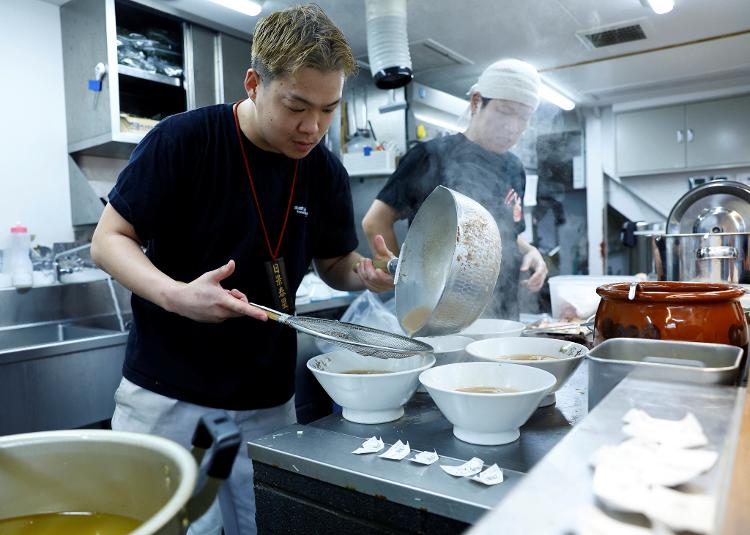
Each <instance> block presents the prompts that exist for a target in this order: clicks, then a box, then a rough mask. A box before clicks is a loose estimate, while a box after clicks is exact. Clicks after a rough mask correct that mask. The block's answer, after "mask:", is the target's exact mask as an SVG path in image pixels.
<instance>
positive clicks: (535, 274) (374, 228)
mask: <svg viewBox="0 0 750 535" xmlns="http://www.w3.org/2000/svg"><path fill="white" fill-rule="evenodd" d="M538 90H539V75H538V74H537V72H536V70H535V69H534V68H533V67H532V66H531V65H529V64H528V63H524V62H522V61H519V60H513V59H506V60H500V61H497V62H495V63H493V64H492V65H490V66H489V67H488V68H487V69H485V71H484V72H483V73H482V75H481V76H480V77H479V80H478V81H477V84H476V85H475V86H474V87H472V89H471V91H470V95H471V101H470V106H471V107H470V111H471V122H470V123H469V127H468V129H467V130H466V132H464V133H463V134H456V135H452V136H447V137H442V138H437V139H435V140H432V141H429V142H427V143H420V144H418V145H416V146H414V147H413V148H412V149H411V150H410V151H409V152H408V153H407V154H406V156H404V158H403V159H402V160H401V162H400V163H399V166H398V169H397V170H396V172H395V173H393V175H392V176H391V177H390V179H389V180H388V182H387V183H386V185H385V186H384V187H383V189H382V191H381V192H380V193H379V194H378V196H377V198H376V199H375V201H374V202H373V203H372V206H370V209H369V210H368V212H367V214H366V215H365V217H364V219H363V221H362V226H363V228H364V231H365V234H367V237H368V239H369V240H370V243H371V245H372V246H373V247H374V246H375V245H374V244H375V239H376V236H379V235H382V236H383V237H384V238H385V243H386V245H387V246H388V248H389V249H390V250H393V251H397V250H398V243H397V242H396V236H395V234H394V232H393V224H394V223H395V222H396V221H397V220H399V219H408V220H409V223H411V221H412V219H413V218H414V215H415V214H416V213H417V211H418V210H419V207H420V206H421V205H422V202H423V201H424V200H425V199H426V198H427V196H428V195H429V194H430V193H431V192H432V190H433V189H435V187H437V186H439V185H443V186H446V187H449V188H451V189H454V190H456V191H458V192H460V193H463V194H464V195H467V196H468V197H471V198H472V199H474V200H476V201H477V202H479V203H480V204H481V205H482V206H484V207H485V208H486V209H487V210H488V211H489V212H490V213H491V214H492V215H493V216H494V218H495V221H496V222H497V226H498V228H499V230H500V238H501V244H502V267H501V271H500V278H499V279H498V282H497V285H496V286H495V293H494V297H493V299H492V301H491V302H490V303H489V304H488V305H487V308H486V309H485V313H484V315H485V316H489V317H494V318H505V319H518V314H519V307H518V281H519V272H521V271H529V270H531V271H532V275H531V276H530V277H529V279H528V280H527V281H524V283H523V284H524V285H526V286H527V287H528V288H529V289H530V290H531V291H539V289H540V288H541V287H542V284H544V279H545V277H546V275H547V266H546V264H545V263H544V259H543V258H542V255H541V254H540V253H539V251H538V250H537V249H536V247H533V246H531V245H530V244H529V243H527V242H526V241H525V240H524V239H523V238H522V237H521V236H520V234H521V233H522V232H523V231H524V229H525V224H524V220H523V204H522V202H523V195H524V191H525V189H526V174H525V173H524V169H523V165H522V164H521V161H520V160H519V159H518V157H516V156H515V155H514V154H512V153H510V152H509V149H510V148H511V147H512V146H513V145H515V143H516V142H517V141H518V138H519V137H521V134H522V133H523V131H524V130H525V129H526V127H527V126H528V123H529V119H530V118H531V115H532V113H534V110H535V109H536V107H537V105H538V103H539V96H538ZM435 224H440V222H439V221H436V222H435Z"/></svg>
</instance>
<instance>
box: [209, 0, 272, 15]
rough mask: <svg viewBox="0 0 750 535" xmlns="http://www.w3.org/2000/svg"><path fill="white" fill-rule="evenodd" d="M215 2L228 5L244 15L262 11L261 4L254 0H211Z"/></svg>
mask: <svg viewBox="0 0 750 535" xmlns="http://www.w3.org/2000/svg"><path fill="white" fill-rule="evenodd" d="M211 1H212V2H213V3H214V4H219V5H220V6H224V7H228V8H229V9H234V10H235V11H239V12H240V13H242V14H243V15H249V16H250V17H254V16H256V15H257V14H258V13H260V10H261V5H260V4H259V3H258V2H253V1H252V0H211Z"/></svg>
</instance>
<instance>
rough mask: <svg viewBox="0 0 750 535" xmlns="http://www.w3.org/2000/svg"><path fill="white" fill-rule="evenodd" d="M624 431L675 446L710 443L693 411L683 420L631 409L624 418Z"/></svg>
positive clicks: (693, 445)
mask: <svg viewBox="0 0 750 535" xmlns="http://www.w3.org/2000/svg"><path fill="white" fill-rule="evenodd" d="M622 420H623V422H625V425H624V426H623V428H622V431H623V432H624V433H625V434H626V435H628V436H631V437H633V438H638V439H640V440H642V441H643V442H657V443H659V444H663V445H665V446H672V447H675V448H696V447H699V446H705V445H706V444H708V439H707V438H706V435H705V434H704V433H703V428H702V427H701V424H700V422H699V421H698V419H697V418H696V417H695V415H694V414H693V413H691V412H689V413H687V414H686V415H685V417H684V418H683V419H682V420H663V419H661V418H654V417H653V416H650V415H649V414H648V413H646V411H643V410H641V409H630V410H629V411H628V412H627V413H625V416H623V418H622Z"/></svg>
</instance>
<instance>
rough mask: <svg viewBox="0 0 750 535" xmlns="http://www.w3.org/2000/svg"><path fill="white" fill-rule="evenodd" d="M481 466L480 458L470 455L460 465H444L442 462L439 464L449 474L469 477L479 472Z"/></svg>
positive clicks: (482, 463) (482, 464)
mask: <svg viewBox="0 0 750 535" xmlns="http://www.w3.org/2000/svg"><path fill="white" fill-rule="evenodd" d="M483 466H484V461H483V460H482V459H480V458H479V457H472V458H471V459H469V460H468V461H466V462H465V463H464V464H462V465H460V466H446V465H444V464H441V465H440V468H442V469H443V470H444V471H445V472H446V473H447V474H450V475H452V476H456V477H470V476H473V475H476V474H478V473H479V472H481V471H482V467H483Z"/></svg>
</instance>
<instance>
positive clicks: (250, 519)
mask: <svg viewBox="0 0 750 535" xmlns="http://www.w3.org/2000/svg"><path fill="white" fill-rule="evenodd" d="M212 410H215V409H212V408H210V407H202V406H200V405H193V404H192V403H187V402H185V401H178V400H176V399H172V398H168V397H166V396H162V395H160V394H156V393H154V392H152V391H150V390H147V389H145V388H141V387H140V386H137V385H135V384H133V383H131V382H130V381H128V380H127V379H125V378H123V379H122V381H121V382H120V386H119V387H118V388H117V392H115V413H114V415H113V416H112V429H114V430H117V431H132V432H136V433H148V434H150V435H158V436H161V437H166V438H169V439H171V440H174V441H175V442H177V443H179V444H181V445H182V446H184V447H186V448H188V449H190V447H191V444H190V441H191V440H192V438H193V432H194V431H195V426H196V425H197V423H198V420H199V419H200V417H201V416H202V415H203V414H205V413H207V412H210V411H212ZM227 412H228V413H229V416H230V417H231V418H232V419H233V420H234V421H235V423H236V424H237V426H238V427H239V428H240V434H241V435H242V443H241V445H240V449H239V451H238V452H237V457H236V458H235V460H234V466H233V467H232V473H231V475H230V476H229V479H227V480H226V481H225V482H224V484H223V485H222V486H221V490H220V491H219V495H218V497H217V499H216V500H214V503H213V504H212V505H211V507H210V508H209V510H208V511H206V514H204V515H203V516H202V517H200V518H199V519H197V520H196V521H195V522H193V523H192V524H191V526H190V530H189V531H188V534H189V535H221V530H222V526H223V529H224V533H225V534H226V535H255V533H256V527H255V491H254V490H253V465H252V462H251V461H250V459H249V458H248V456H247V449H246V443H247V442H248V441H249V440H252V439H255V438H258V437H260V436H263V435H266V434H268V433H271V432H273V431H275V430H277V429H280V428H282V427H284V426H287V425H291V424H293V423H296V421H297V416H296V413H295V408H294V396H292V399H290V400H289V401H287V402H286V403H284V404H283V405H279V406H277V407H271V408H269V409H257V410H251V411H227Z"/></svg>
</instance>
